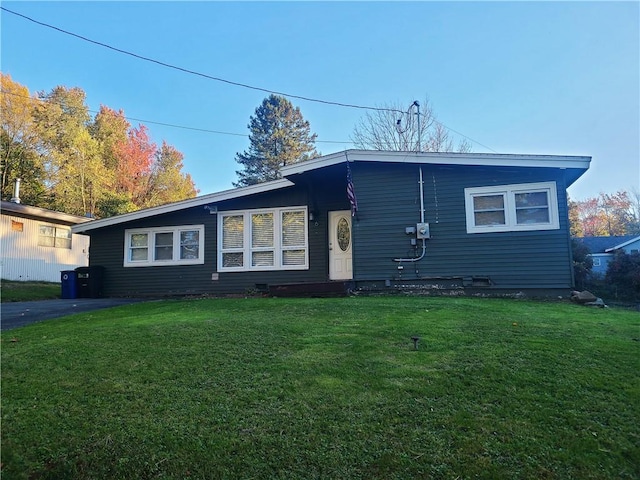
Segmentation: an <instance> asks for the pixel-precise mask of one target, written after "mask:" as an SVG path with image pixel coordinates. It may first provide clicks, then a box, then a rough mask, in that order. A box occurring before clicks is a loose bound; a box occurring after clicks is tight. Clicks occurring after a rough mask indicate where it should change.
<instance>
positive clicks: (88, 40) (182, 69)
mask: <svg viewBox="0 0 640 480" xmlns="http://www.w3.org/2000/svg"><path fill="white" fill-rule="evenodd" d="M0 9H1V10H3V11H5V12H7V13H11V14H13V15H16V16H18V17H21V18H24V19H25V20H28V21H30V22H33V23H35V24H37V25H41V26H43V27H47V28H51V29H53V30H56V31H58V32H60V33H64V34H65V35H70V36H72V37H75V38H79V39H80V40H83V41H85V42H89V43H93V44H94V45H99V46H101V47H104V48H108V49H110V50H113V51H115V52H118V53H122V54H124V55H129V56H131V57H134V58H137V59H139V60H144V61H146V62H151V63H155V64H157V65H161V66H163V67H167V68H171V69H174V70H178V71H180V72H184V73H189V74H191V75H196V76H199V77H203V78H207V79H209V80H215V81H217V82H222V83H226V84H229V85H234V86H237V87H243V88H248V89H251V90H257V91H259V92H264V93H273V94H276V95H281V96H283V97H288V98H295V99H298V100H304V101H308V102H315V103H322V104H325V105H334V106H338V107H346V108H357V109H361V110H373V111H378V112H394V113H400V114H404V113H405V112H403V111H401V110H397V109H395V108H380V107H368V106H364V105H355V104H351V103H341V102H333V101H329V100H320V99H317V98H311V97H305V96H302V95H293V94H290V93H284V92H278V91H275V90H269V89H267V88H262V87H256V86H253V85H248V84H245V83H240V82H234V81H232V80H227V79H224V78H220V77H214V76H212V75H208V74H206V73H201V72H197V71H195V70H190V69H187V68H183V67H179V66H177V65H172V64H170V63H166V62H162V61H160V60H156V59H153V58H149V57H145V56H143V55H139V54H137V53H133V52H130V51H127V50H123V49H121V48H117V47H114V46H112V45H109V44H106V43H103V42H99V41H97V40H92V39H90V38H87V37H85V36H82V35H78V34H77V33H73V32H70V31H68V30H64V29H62V28H59V27H56V26H54V25H50V24H48V23H44V22H40V21H38V20H35V19H34V18H31V17H28V16H27V15H23V14H21V13H18V12H14V11H13V10H9V9H8V8H6V7H2V6H0ZM147 122H148V123H158V124H161V123H159V122H151V121H147ZM434 122H435V123H437V124H439V125H441V126H442V127H444V128H446V129H447V130H451V131H452V132H454V133H456V134H457V135H460V136H461V137H463V138H466V139H467V140H469V141H471V142H473V143H475V144H477V145H480V146H481V147H484V148H486V149H487V150H491V151H492V152H494V153H497V152H496V151H495V150H494V149H492V148H491V147H488V146H487V145H483V144H482V143H480V142H478V141H477V140H474V139H473V138H471V137H468V136H467V135H464V134H463V133H460V132H458V131H456V130H454V129H453V128H450V127H448V126H447V125H445V124H444V123H442V122H439V121H438V120H435V119H434ZM161 125H162V124H161ZM168 126H172V125H168ZM175 127H176V128H185V129H189V130H201V129H197V128H192V127H183V126H180V125H176V126H175ZM204 131H206V130H204ZM212 133H222V134H225V135H226V134H228V133H225V132H212ZM229 135H241V134H233V133H231V134H229ZM318 143H345V144H349V143H353V142H337V141H336V142H330V141H324V142H321V141H318Z"/></svg>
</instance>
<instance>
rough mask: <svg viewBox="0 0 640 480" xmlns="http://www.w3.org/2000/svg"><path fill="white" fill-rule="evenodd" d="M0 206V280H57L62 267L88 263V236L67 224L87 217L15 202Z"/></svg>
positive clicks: (79, 221)
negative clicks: (73, 230)
mask: <svg viewBox="0 0 640 480" xmlns="http://www.w3.org/2000/svg"><path fill="white" fill-rule="evenodd" d="M0 208H1V211H0V242H1V245H0V247H1V253H2V258H1V263H0V277H1V278H2V279H4V280H20V281H27V280H30V281H45V282H59V281H60V272H61V271H62V270H73V269H75V268H76V267H83V266H87V265H88V264H89V237H87V236H85V235H77V234H73V233H71V226H72V225H77V224H79V223H83V222H87V221H90V220H91V219H90V218H85V217H78V216H75V215H69V214H66V213H62V212H55V211H53V210H47V209H44V208H39V207H32V206H28V205H22V204H20V203H15V202H5V201H3V202H2V203H1V205H0Z"/></svg>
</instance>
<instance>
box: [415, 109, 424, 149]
mask: <svg viewBox="0 0 640 480" xmlns="http://www.w3.org/2000/svg"><path fill="white" fill-rule="evenodd" d="M413 106H415V107H416V110H417V111H418V113H417V115H418V152H422V145H421V144H420V137H421V136H422V132H421V131H420V103H419V102H418V101H417V100H416V101H414V102H413Z"/></svg>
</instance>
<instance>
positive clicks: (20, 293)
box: [0, 280, 61, 302]
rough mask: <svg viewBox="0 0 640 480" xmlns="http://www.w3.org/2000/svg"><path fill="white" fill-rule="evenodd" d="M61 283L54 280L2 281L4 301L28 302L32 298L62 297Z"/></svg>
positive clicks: (1, 293)
mask: <svg viewBox="0 0 640 480" xmlns="http://www.w3.org/2000/svg"><path fill="white" fill-rule="evenodd" d="M60 289H61V287H60V284H59V283H53V282H16V281H12V280H2V281H1V282H0V299H1V300H2V302H26V301H31V300H49V299H52V298H60V291H61V290H60Z"/></svg>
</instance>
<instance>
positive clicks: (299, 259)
mask: <svg viewBox="0 0 640 480" xmlns="http://www.w3.org/2000/svg"><path fill="white" fill-rule="evenodd" d="M304 253H305V251H304V250H285V251H284V252H282V264H283V265H304Z"/></svg>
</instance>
